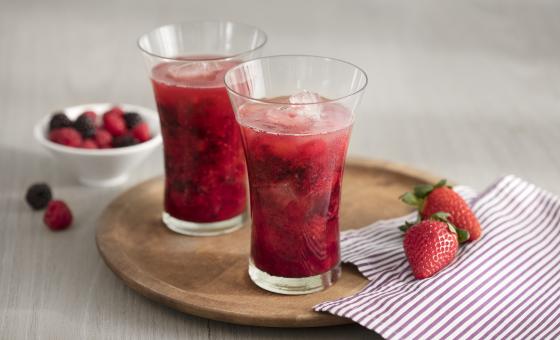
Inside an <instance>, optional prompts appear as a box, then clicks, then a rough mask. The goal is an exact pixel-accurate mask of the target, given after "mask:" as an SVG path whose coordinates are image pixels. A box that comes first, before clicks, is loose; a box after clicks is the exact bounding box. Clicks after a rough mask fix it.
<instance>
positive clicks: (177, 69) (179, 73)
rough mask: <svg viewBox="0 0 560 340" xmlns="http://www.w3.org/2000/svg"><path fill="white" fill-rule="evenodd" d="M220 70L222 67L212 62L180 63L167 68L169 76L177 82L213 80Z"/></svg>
mask: <svg viewBox="0 0 560 340" xmlns="http://www.w3.org/2000/svg"><path fill="white" fill-rule="evenodd" d="M220 70H221V68H220V65H219V64H218V63H216V62H211V61H197V62H178V63H174V64H173V65H170V66H169V67H168V68H167V74H168V76H169V77H171V78H172V79H175V80H193V79H201V80H202V79H204V80H206V79H208V80H212V79H214V78H215V77H216V74H217V73H218V72H220Z"/></svg>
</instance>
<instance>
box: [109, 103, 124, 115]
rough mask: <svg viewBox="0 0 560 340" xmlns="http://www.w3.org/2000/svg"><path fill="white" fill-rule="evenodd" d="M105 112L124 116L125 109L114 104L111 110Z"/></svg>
mask: <svg viewBox="0 0 560 340" xmlns="http://www.w3.org/2000/svg"><path fill="white" fill-rule="evenodd" d="M105 114H116V115H117V116H120V117H122V116H123V115H124V111H123V110H122V109H121V108H120V107H118V106H113V107H112V108H111V109H110V110H109V111H107V112H105Z"/></svg>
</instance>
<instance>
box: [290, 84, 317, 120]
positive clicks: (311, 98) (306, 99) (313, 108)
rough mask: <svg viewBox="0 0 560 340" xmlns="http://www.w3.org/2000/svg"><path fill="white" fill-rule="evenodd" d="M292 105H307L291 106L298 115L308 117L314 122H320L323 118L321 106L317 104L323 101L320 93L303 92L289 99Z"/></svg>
mask: <svg viewBox="0 0 560 340" xmlns="http://www.w3.org/2000/svg"><path fill="white" fill-rule="evenodd" d="M288 101H289V102H290V104H307V105H290V109H292V110H293V111H294V112H295V113H296V114H298V115H301V116H304V117H307V118H309V119H312V120H319V119H320V118H321V111H322V109H321V105H320V104H317V103H320V102H321V101H322V98H321V96H320V95H319V94H318V93H315V92H311V91H308V90H303V91H301V92H298V93H296V94H294V95H291V96H290V98H289V99H288Z"/></svg>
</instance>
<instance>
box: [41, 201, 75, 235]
mask: <svg viewBox="0 0 560 340" xmlns="http://www.w3.org/2000/svg"><path fill="white" fill-rule="evenodd" d="M43 222H45V224H46V225H47V227H49V229H50V230H54V231H57V230H64V229H66V228H68V227H69V226H70V224H72V212H71V211H70V209H69V208H68V206H67V205H66V203H64V202H63V201H59V200H54V201H50V202H49V205H48V206H47V210H46V211H45V216H44V217H43Z"/></svg>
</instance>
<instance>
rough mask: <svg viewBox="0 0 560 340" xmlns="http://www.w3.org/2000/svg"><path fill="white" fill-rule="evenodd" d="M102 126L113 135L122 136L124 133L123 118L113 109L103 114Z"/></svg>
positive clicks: (124, 124)
mask: <svg viewBox="0 0 560 340" xmlns="http://www.w3.org/2000/svg"><path fill="white" fill-rule="evenodd" d="M103 127H104V128H105V129H106V130H107V131H109V133H110V134H111V135H113V137H118V136H122V135H124V134H125V133H126V123H125V121H124V118H123V117H122V116H120V115H118V114H117V113H115V112H113V111H111V112H108V113H106V114H104V115H103Z"/></svg>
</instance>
